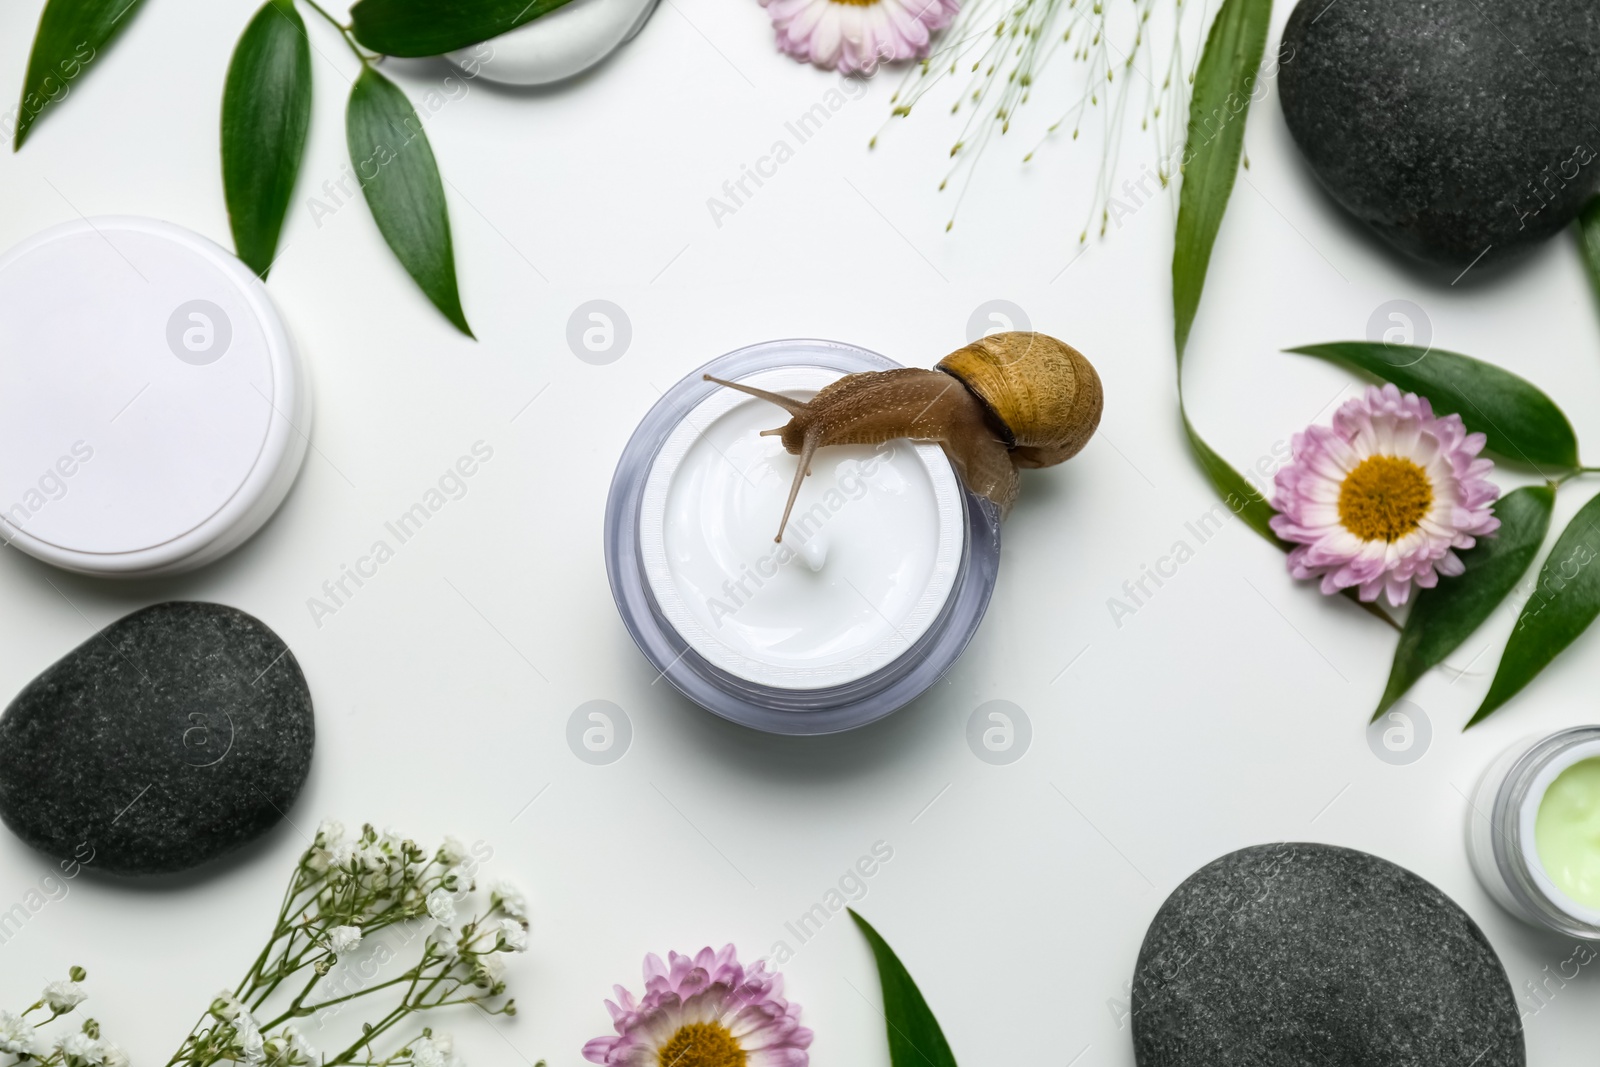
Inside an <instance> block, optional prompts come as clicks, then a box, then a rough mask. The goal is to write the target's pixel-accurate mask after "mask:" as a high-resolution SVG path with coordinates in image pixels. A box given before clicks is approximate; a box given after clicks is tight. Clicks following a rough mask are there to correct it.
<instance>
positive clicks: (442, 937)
mask: <svg viewBox="0 0 1600 1067" xmlns="http://www.w3.org/2000/svg"><path fill="white" fill-rule="evenodd" d="M458 940H459V935H457V933H456V932H455V931H454V930H452V929H450V927H448V926H435V927H434V928H433V932H432V933H430V934H429V935H428V944H429V945H430V946H432V948H433V954H434V955H435V956H438V957H440V958H441V959H447V960H453V959H455V958H456V957H457V956H459V955H461V947H460V945H458V944H457V943H456V942H457V941H458Z"/></svg>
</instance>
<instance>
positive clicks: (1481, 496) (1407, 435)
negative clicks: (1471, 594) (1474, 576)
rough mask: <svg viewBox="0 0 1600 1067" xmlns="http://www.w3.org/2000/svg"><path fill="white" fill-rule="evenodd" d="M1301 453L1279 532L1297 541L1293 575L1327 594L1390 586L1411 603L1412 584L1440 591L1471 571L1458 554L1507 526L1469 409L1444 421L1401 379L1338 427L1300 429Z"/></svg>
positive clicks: (1277, 500) (1286, 484) (1341, 417)
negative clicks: (1465, 417) (1315, 581)
mask: <svg viewBox="0 0 1600 1067" xmlns="http://www.w3.org/2000/svg"><path fill="white" fill-rule="evenodd" d="M1293 444H1294V459H1293V461H1292V462H1290V463H1289V464H1288V465H1287V466H1285V467H1283V468H1282V469H1281V470H1279V471H1278V475H1277V493H1276V495H1275V496H1274V498H1273V506H1275V507H1276V508H1277V509H1278V510H1279V511H1280V512H1282V514H1280V515H1275V516H1273V518H1272V529H1273V530H1274V531H1275V532H1276V533H1277V535H1278V536H1279V537H1281V538H1283V539H1284V540H1285V541H1294V542H1296V543H1297V544H1298V545H1299V547H1297V548H1295V549H1294V550H1293V551H1291V552H1290V553H1289V572H1290V573H1291V574H1293V575H1294V576H1295V577H1296V578H1317V577H1320V578H1321V579H1322V591H1323V592H1324V593H1336V592H1338V591H1339V590H1341V589H1344V588H1347V587H1349V586H1355V587H1357V588H1358V589H1359V590H1360V596H1361V599H1362V600H1376V599H1377V598H1378V594H1379V593H1380V592H1383V593H1387V594H1388V597H1389V603H1391V604H1394V605H1397V606H1398V605H1400V604H1404V603H1405V602H1406V598H1407V597H1408V596H1410V593H1411V587H1412V586H1413V585H1416V586H1419V587H1420V588H1423V589H1431V588H1433V586H1435V585H1436V584H1438V581H1439V575H1441V574H1443V575H1446V576H1451V575H1457V574H1460V573H1461V571H1462V566H1461V560H1460V559H1459V558H1457V556H1456V554H1455V551H1454V550H1455V549H1458V548H1471V547H1472V546H1473V545H1474V544H1475V543H1476V539H1477V538H1479V537H1482V536H1485V535H1487V534H1492V533H1493V532H1494V531H1495V530H1497V529H1499V528H1500V520H1499V519H1497V518H1495V517H1494V514H1493V513H1492V512H1491V511H1490V509H1489V505H1491V504H1493V503H1494V501H1495V498H1496V497H1498V496H1499V495H1500V490H1499V488H1498V487H1496V486H1495V485H1494V484H1493V483H1492V482H1489V481H1487V480H1485V478H1484V475H1486V474H1488V473H1489V471H1491V470H1493V469H1494V464H1493V463H1492V462H1490V461H1489V460H1487V459H1479V458H1478V453H1479V452H1480V451H1482V449H1483V445H1484V436H1483V434H1481V433H1467V431H1466V428H1465V427H1464V426H1462V425H1461V416H1459V415H1446V416H1445V417H1444V418H1439V417H1438V416H1436V415H1434V413H1433V406H1432V405H1431V404H1429V403H1428V401H1427V400H1426V399H1425V398H1423V397H1420V396H1418V395H1416V394H1415V393H1405V394H1402V393H1401V392H1400V390H1398V389H1396V388H1395V387H1394V386H1393V385H1385V386H1383V388H1381V389H1380V388H1378V387H1376V386H1373V387H1370V388H1368V389H1367V391H1366V394H1365V395H1364V396H1360V397H1357V398H1355V399H1353V400H1347V401H1345V403H1344V404H1342V405H1340V407H1339V410H1338V411H1337V412H1336V413H1335V414H1334V416H1333V426H1332V427H1327V426H1312V427H1309V428H1308V429H1307V430H1306V431H1305V432H1304V433H1297V434H1295V435H1294V442H1293Z"/></svg>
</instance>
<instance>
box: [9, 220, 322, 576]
mask: <svg viewBox="0 0 1600 1067" xmlns="http://www.w3.org/2000/svg"><path fill="white" fill-rule="evenodd" d="M310 417H311V406H310V396H309V386H308V382H307V379H306V374H305V371H304V368H303V367H302V366H301V364H300V360H299V358H298V356H297V355H296V352H295V348H294V344H293V342H292V340H291V339H290V336H289V333H288V331H287V329H285V327H284V324H283V321H282V320H281V319H280V318H279V316H278V313H277V311H276V310H275V309H274V308H273V306H272V302H271V300H270V299H269V298H268V296H267V292H266V288H265V287H264V286H263V285H262V284H261V282H260V281H259V280H258V279H257V278H256V277H255V275H254V274H253V273H251V271H250V270H249V268H247V267H246V266H245V265H244V264H243V263H241V262H240V261H239V260H238V259H237V258H235V257H234V256H233V255H232V254H231V253H229V252H227V251H225V250H224V249H223V248H221V247H220V246H218V245H216V244H215V243H213V242H211V241H209V240H207V239H205V238H204V237H201V236H199V235H198V234H195V233H192V232H190V231H188V230H185V229H183V228H181V227H179V226H174V225H172V224H171V223H166V222H161V221H158V220H155V219H142V218H132V217H105V218H95V219H78V220H76V221H73V222H68V223H65V224H63V225H60V226H56V227H54V228H52V229H49V230H46V231H44V232H42V233H39V234H36V235H35V236H33V237H30V238H28V239H27V240H25V241H23V242H22V243H21V244H19V245H17V246H16V247H15V248H13V249H11V250H10V251H9V252H7V253H6V254H5V255H4V256H3V257H0V538H3V539H4V540H5V541H6V542H7V543H9V544H10V545H11V546H12V547H14V548H17V549H20V550H21V551H23V552H26V553H27V554H29V555H31V556H34V557H37V558H38V559H41V560H44V561H45V562H47V563H51V564H54V565H55V566H58V567H63V568H66V569H68V570H73V571H79V572H82V573H84V574H94V575H102V576H107V577H149V576H155V575H163V574H174V573H178V572H180V571H186V570H189V569H192V568H194V567H198V566H201V565H202V564H205V563H208V562H210V561H212V560H214V559H216V558H218V557H219V556H221V555H223V554H224V553H226V552H228V551H230V550H231V549H233V548H235V547H237V546H238V545H239V544H241V543H243V542H244V541H245V539H247V538H248V537H249V536H250V535H251V534H253V533H254V532H255V531H256V530H257V529H258V528H260V526H261V525H262V524H263V523H264V522H266V521H267V519H268V518H269V517H270V516H271V515H272V513H273V511H274V510H275V509H276V508H277V507H278V505H279V503H281V502H282V500H283V498H284V496H285V494H287V493H288V491H289V487H290V485H291V484H292V483H293V481H294V478H295V474H296V472H297V471H298V470H299V468H300V462H301V459H302V458H303V457H304V455H305V450H306V445H307V433H308V432H309V430H310Z"/></svg>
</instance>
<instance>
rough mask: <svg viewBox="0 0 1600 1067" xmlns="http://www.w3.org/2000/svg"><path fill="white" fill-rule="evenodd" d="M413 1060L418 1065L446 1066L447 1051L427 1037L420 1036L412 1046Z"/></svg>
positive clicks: (418, 1066)
mask: <svg viewBox="0 0 1600 1067" xmlns="http://www.w3.org/2000/svg"><path fill="white" fill-rule="evenodd" d="M411 1062H412V1063H414V1064H416V1065H417V1067H446V1064H447V1062H448V1059H447V1057H446V1056H445V1053H444V1052H443V1051H442V1050H441V1049H440V1048H439V1046H438V1045H435V1044H434V1043H433V1042H432V1041H431V1040H429V1039H428V1038H426V1037H419V1038H417V1040H416V1041H415V1042H414V1043H413V1044H412V1046H411Z"/></svg>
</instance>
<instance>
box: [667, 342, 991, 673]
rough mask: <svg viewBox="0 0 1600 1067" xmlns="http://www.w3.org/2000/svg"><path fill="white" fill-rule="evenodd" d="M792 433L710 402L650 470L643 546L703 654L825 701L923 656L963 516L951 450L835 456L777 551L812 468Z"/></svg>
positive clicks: (828, 452) (805, 371) (778, 385)
mask: <svg viewBox="0 0 1600 1067" xmlns="http://www.w3.org/2000/svg"><path fill="white" fill-rule="evenodd" d="M838 377H839V375H838V374H837V373H833V372H829V371H827V370H824V369H822V368H818V367H789V368H781V369H777V370H771V371H765V372H762V373H758V374H754V375H750V376H748V377H745V378H743V379H741V381H742V383H743V384H747V385H753V386H757V387H759V388H762V389H767V390H771V391H773V392H780V393H784V394H786V395H789V396H793V397H795V398H796V399H800V400H806V399H809V398H810V397H811V396H812V395H813V394H814V393H815V392H816V391H817V390H819V389H820V388H822V387H823V386H824V385H827V384H828V383H830V382H832V381H834V380H836V379H837V378H838ZM787 420H788V415H787V414H786V413H785V412H784V411H783V410H782V409H780V408H778V407H776V406H774V405H772V404H769V403H767V402H765V401H762V400H758V399H756V398H754V397H750V396H747V395H745V394H742V393H738V392H735V391H733V390H731V389H719V390H718V391H716V392H714V393H713V394H712V395H711V396H710V397H708V398H707V399H706V400H704V401H703V402H702V403H701V404H700V405H699V406H698V407H696V408H695V409H694V410H693V411H691V412H690V413H689V414H688V416H687V417H686V418H685V419H684V420H683V421H682V422H681V423H679V425H678V427H677V429H676V430H675V431H674V432H673V433H672V435H671V437H669V438H668V440H667V443H666V444H665V446H664V447H663V448H662V450H661V452H660V453H659V454H658V455H657V457H656V460H655V463H654V464H653V465H652V466H651V470H650V477H649V480H648V482H647V484H646V486H645V494H644V505H643V511H642V515H641V520H640V542H641V546H642V549H643V555H644V565H645V573H646V575H647V576H648V578H649V582H650V587H651V589H652V591H653V592H654V593H655V598H656V601H657V603H658V604H659V605H660V607H661V610H662V612H663V614H664V615H665V616H666V617H667V619H668V620H669V621H670V622H671V623H672V625H673V626H674V627H675V628H676V629H677V631H678V632H679V633H680V634H681V635H683V637H684V638H685V639H687V640H688V642H689V643H690V644H691V645H692V646H693V647H694V648H695V649H696V650H697V651H698V652H699V653H700V654H701V655H702V656H704V657H705V658H706V659H707V660H709V661H710V662H712V663H713V664H715V665H716V666H718V667H721V668H722V669H723V670H726V671H729V672H730V673H733V674H736V675H738V676H739V677H741V678H745V679H748V680H749V681H752V682H757V683H760V684H764V685H772V686H781V687H784V688H791V689H816V688H822V687H826V686H833V685H840V684H843V683H846V682H851V681H855V680H856V679H859V678H862V677H865V676H867V675H869V674H871V673H872V672H873V671H875V670H878V669H879V668H881V667H883V666H884V665H885V664H887V663H889V662H891V661H893V660H894V659H896V658H897V657H899V656H901V655H903V654H904V653H905V652H906V651H908V650H909V649H910V648H911V647H912V646H914V645H915V644H916V642H917V639H918V638H920V637H921V636H922V635H923V634H924V633H925V632H926V631H927V629H928V626H929V625H930V623H931V622H932V621H933V619H934V618H935V617H936V616H937V615H938V612H939V610H940V608H942V607H943V606H944V603H945V601H946V599H947V598H948V597H949V595H950V590H951V588H952V586H953V585H954V582H955V577H956V571H957V569H958V566H959V563H960V552H961V546H962V537H963V533H964V527H965V517H964V515H963V513H962V501H961V486H960V484H959V482H958V481H957V479H956V476H955V473H954V471H952V470H951V467H950V463H949V461H948V460H947V459H946V458H945V456H944V453H943V452H942V451H940V449H939V448H938V446H936V445H928V444H913V443H912V442H909V441H904V440H901V441H890V442H886V443H884V444H883V445H880V446H877V447H876V448H874V447H869V446H865V445H856V446H839V447H831V448H826V449H822V450H820V451H819V452H818V453H817V455H816V458H815V459H814V461H813V462H812V466H811V476H810V477H809V478H807V479H806V481H805V484H804V485H803V486H802V487H801V490H800V496H799V499H798V500H797V501H796V502H795V508H794V513H793V516H792V517H791V519H790V521H789V524H788V526H787V527H786V528H785V530H784V535H783V540H782V541H781V542H777V541H774V539H773V537H774V533H775V531H776V530H777V526H778V522H779V519H780V517H781V516H782V514H783V507H784V502H785V501H786V499H787V497H788V495H789V488H790V484H791V483H792V482H793V480H794V472H795V465H796V464H797V463H798V462H799V458H798V457H796V456H792V455H790V454H789V453H787V452H786V451H784V448H783V446H782V445H781V444H780V443H779V441H778V438H777V437H772V436H768V437H763V436H761V431H762V430H764V429H768V428H771V427H773V426H777V425H782V424H783V423H784V422H786V421H787Z"/></svg>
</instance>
